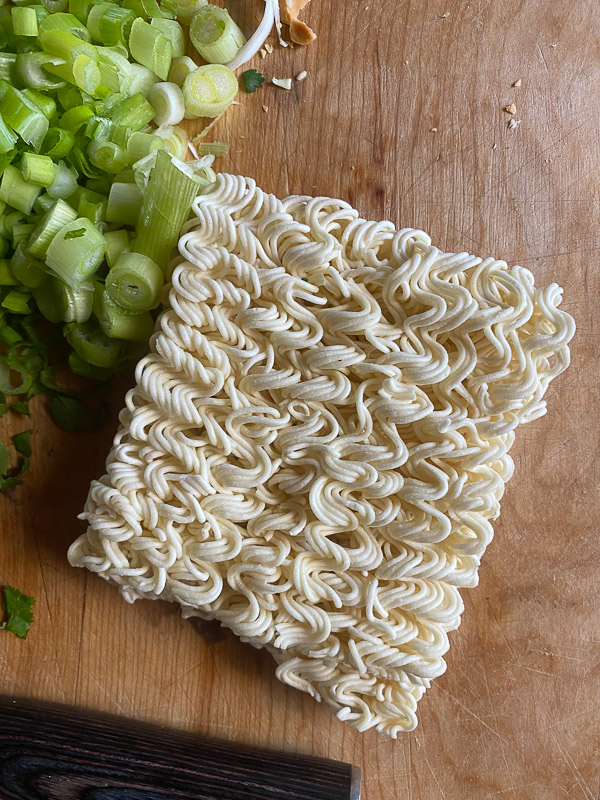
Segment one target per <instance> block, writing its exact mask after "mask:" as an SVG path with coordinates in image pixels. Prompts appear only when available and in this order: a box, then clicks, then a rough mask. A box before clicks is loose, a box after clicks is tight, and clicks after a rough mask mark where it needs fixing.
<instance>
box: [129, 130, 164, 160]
mask: <svg viewBox="0 0 600 800" xmlns="http://www.w3.org/2000/svg"><path fill="white" fill-rule="evenodd" d="M164 146H165V144H164V142H163V140H162V139H161V137H160V136H156V135H155V134H153V133H141V132H140V131H136V132H135V133H132V134H131V136H130V137H129V139H128V140H127V158H128V159H129V163H130V164H134V163H135V162H136V161H139V160H140V158H144V157H145V156H147V155H148V154H149V153H152V152H153V151H154V150H163V149H164Z"/></svg>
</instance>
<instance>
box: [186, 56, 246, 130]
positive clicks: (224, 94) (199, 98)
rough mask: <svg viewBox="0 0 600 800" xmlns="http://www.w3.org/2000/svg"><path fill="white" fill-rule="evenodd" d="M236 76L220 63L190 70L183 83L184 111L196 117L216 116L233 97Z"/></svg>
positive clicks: (234, 94) (236, 87)
mask: <svg viewBox="0 0 600 800" xmlns="http://www.w3.org/2000/svg"><path fill="white" fill-rule="evenodd" d="M237 91H238V82H237V78H236V77H235V75H234V74H233V72H232V71H231V70H230V69H228V68H227V67H224V66H223V65H222V64H206V65H205V66H203V67H198V69H196V70H194V72H191V73H190V74H189V75H188V76H187V78H186V79H185V83H184V84H183V97H184V100H185V107H186V111H188V112H189V113H191V114H194V115H196V116H198V117H218V116H219V114H222V113H223V111H225V109H226V108H228V107H229V106H230V105H231V104H232V102H233V101H234V99H235V96H236V94H237Z"/></svg>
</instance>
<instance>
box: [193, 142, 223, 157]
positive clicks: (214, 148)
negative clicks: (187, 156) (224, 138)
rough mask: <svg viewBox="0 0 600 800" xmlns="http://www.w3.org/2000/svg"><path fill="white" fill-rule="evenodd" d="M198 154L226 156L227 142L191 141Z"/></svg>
mask: <svg viewBox="0 0 600 800" xmlns="http://www.w3.org/2000/svg"><path fill="white" fill-rule="evenodd" d="M193 144H194V147H195V148H196V150H197V151H198V155H199V156H216V157H219V156H226V155H227V154H228V153H229V144H228V142H203V141H199V142H196V141H195V140H194V142H193Z"/></svg>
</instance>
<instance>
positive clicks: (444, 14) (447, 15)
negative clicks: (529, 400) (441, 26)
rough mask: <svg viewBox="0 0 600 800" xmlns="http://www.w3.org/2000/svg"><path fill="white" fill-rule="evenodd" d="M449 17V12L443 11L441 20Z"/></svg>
mask: <svg viewBox="0 0 600 800" xmlns="http://www.w3.org/2000/svg"><path fill="white" fill-rule="evenodd" d="M449 16H450V12H449V11H444V13H443V14H442V16H441V19H448V17H449Z"/></svg>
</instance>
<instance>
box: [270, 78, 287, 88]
mask: <svg viewBox="0 0 600 800" xmlns="http://www.w3.org/2000/svg"><path fill="white" fill-rule="evenodd" d="M271 81H272V83H274V84H275V86H279V87H280V88H281V89H287V90H288V91H289V90H290V89H291V88H292V79H291V78H271Z"/></svg>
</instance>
